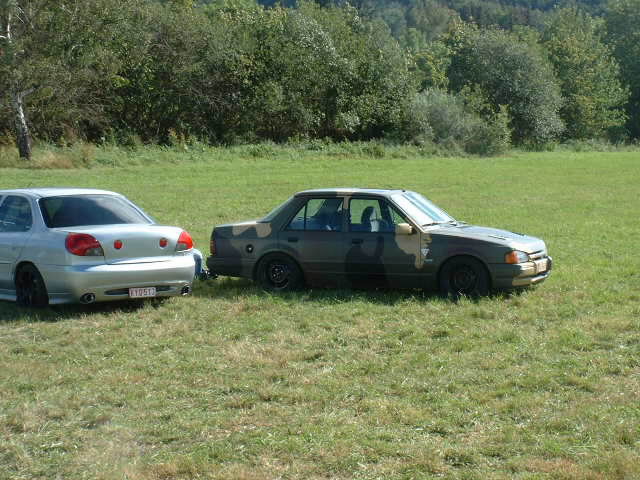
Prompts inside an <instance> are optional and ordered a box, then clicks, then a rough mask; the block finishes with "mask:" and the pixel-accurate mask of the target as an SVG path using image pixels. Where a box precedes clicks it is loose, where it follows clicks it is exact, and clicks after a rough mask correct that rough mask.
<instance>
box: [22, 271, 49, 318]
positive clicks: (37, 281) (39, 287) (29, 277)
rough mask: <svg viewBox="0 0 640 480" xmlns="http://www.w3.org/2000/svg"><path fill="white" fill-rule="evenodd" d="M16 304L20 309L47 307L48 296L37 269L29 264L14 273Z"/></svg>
mask: <svg viewBox="0 0 640 480" xmlns="http://www.w3.org/2000/svg"><path fill="white" fill-rule="evenodd" d="M15 285H16V302H17V304H18V305H20V306H21V307H36V308H44V307H46V306H48V305H49V294H48V293H47V286H46V285H45V284H44V279H43V278H42V275H40V272H39V271H38V269H37V268H36V267H35V266H33V265H31V264H30V263H29V264H26V265H23V266H21V267H20V268H19V269H18V271H17V272H16V277H15Z"/></svg>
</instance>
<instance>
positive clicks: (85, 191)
mask: <svg viewBox="0 0 640 480" xmlns="http://www.w3.org/2000/svg"><path fill="white" fill-rule="evenodd" d="M14 193H20V194H23V195H30V196H33V197H37V198H43V197H59V196H65V195H120V194H119V193H116V192H110V191H108V190H98V189H95V188H69V187H44V188H16V189H13V190H0V195H9V194H14Z"/></svg>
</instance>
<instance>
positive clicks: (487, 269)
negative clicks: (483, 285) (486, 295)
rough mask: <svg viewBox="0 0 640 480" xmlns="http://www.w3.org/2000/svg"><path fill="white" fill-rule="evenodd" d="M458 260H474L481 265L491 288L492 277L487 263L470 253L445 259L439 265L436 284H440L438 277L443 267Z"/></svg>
mask: <svg viewBox="0 0 640 480" xmlns="http://www.w3.org/2000/svg"><path fill="white" fill-rule="evenodd" d="M458 258H471V259H473V260H476V261H477V262H479V263H480V265H482V268H484V270H485V272H486V273H487V278H488V279H489V288H490V289H491V288H493V277H492V276H491V270H489V266H488V265H487V262H486V261H485V260H484V259H483V258H481V257H479V256H478V255H473V254H471V253H456V254H454V255H451V256H450V257H447V259H446V260H444V261H443V262H442V263H440V266H439V267H438V271H437V273H436V282H438V283H440V279H441V277H440V275H441V274H442V270H444V267H445V266H446V265H447V264H448V263H449V262H451V261H452V260H455V259H458Z"/></svg>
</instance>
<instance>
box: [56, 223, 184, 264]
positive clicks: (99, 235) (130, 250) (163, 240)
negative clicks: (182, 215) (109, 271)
mask: <svg viewBox="0 0 640 480" xmlns="http://www.w3.org/2000/svg"><path fill="white" fill-rule="evenodd" d="M64 230H66V231H69V232H76V233H86V234H89V235H92V236H93V237H94V238H95V239H96V240H98V241H99V242H100V245H102V250H103V251H104V258H105V262H106V263H107V264H120V263H122V264H125V263H149V262H162V261H166V260H168V259H169V258H170V257H173V256H174V255H175V254H176V244H177V242H178V238H179V237H180V233H182V229H180V228H178V227H167V226H163V225H140V224H131V225H105V226H93V227H69V228H65V229H64Z"/></svg>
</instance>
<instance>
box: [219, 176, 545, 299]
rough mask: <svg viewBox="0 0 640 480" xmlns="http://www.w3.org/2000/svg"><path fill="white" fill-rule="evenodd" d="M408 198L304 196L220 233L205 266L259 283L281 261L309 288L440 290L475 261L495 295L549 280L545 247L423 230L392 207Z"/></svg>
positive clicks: (346, 192)
mask: <svg viewBox="0 0 640 480" xmlns="http://www.w3.org/2000/svg"><path fill="white" fill-rule="evenodd" d="M405 193H409V194H413V192H405V191H403V190H375V189H356V188H348V189H347V188H341V189H322V190H306V191H303V192H299V193H297V194H295V195H294V196H293V197H291V198H290V199H288V200H287V201H286V202H285V203H284V204H283V205H282V206H281V207H279V209H277V210H275V212H276V213H275V214H272V215H269V216H267V217H265V218H264V219H262V220H254V221H247V222H241V223H234V224H227V225H220V226H217V227H215V228H214V229H213V232H212V241H213V242H214V243H215V255H212V256H210V257H209V258H208V259H207V265H208V267H209V269H210V270H211V272H212V273H216V274H218V275H227V276H237V277H245V278H252V279H255V278H256V268H257V267H258V266H259V265H260V260H261V259H263V258H265V256H267V255H270V254H279V255H286V256H288V257H290V258H291V259H292V260H293V261H295V262H296V264H297V265H298V266H299V267H300V269H301V270H302V272H303V276H304V281H305V283H306V284H307V285H312V286H339V287H340V286H346V287H360V286H363V287H370V286H373V287H393V288H434V287H436V286H438V282H439V273H440V271H441V269H442V267H443V265H444V264H445V263H446V262H447V261H449V260H450V259H452V258H456V257H473V258H475V259H477V260H479V261H480V262H481V263H482V265H484V267H485V268H486V270H487V271H488V273H489V276H490V282H491V286H492V287H493V288H511V287H515V286H526V285H530V284H534V283H539V282H541V281H543V280H545V279H546V278H547V277H548V275H549V272H550V269H551V259H550V257H548V255H547V250H546V245H545V244H544V242H543V241H542V240H540V239H537V238H535V237H530V236H527V235H522V234H517V233H513V232H508V231H505V230H498V229H493V228H487V227H477V226H473V225H468V224H464V223H457V222H456V223H455V224H454V223H452V224H447V225H442V224H438V225H420V224H419V222H418V221H417V220H416V219H415V218H413V217H412V216H411V215H409V214H408V213H407V212H406V211H404V210H403V209H402V208H401V206H400V205H398V204H397V203H396V202H395V201H394V196H395V198H398V197H397V195H399V194H405ZM414 195H415V194H414ZM335 199H339V200H340V201H337V202H336V201H335ZM376 206H377V207H378V211H379V212H381V213H380V216H381V218H377V216H376V215H378V213H376V211H375V207H376ZM400 224H407V225H409V227H410V228H407V226H406V225H404V226H400V227H398V225H400ZM403 230H404V232H403ZM409 232H410V233H409ZM513 250H518V251H522V252H525V253H527V254H529V256H530V257H531V258H530V261H527V262H524V263H520V264H507V263H506V262H505V255H506V254H507V253H509V252H511V251H513ZM534 259H538V260H540V259H543V261H542V263H544V264H546V265H548V266H547V268H546V270H544V271H537V267H536V263H534ZM544 259H548V260H544ZM542 263H541V261H539V262H538V266H540V265H541V264H542ZM258 268H259V267H258Z"/></svg>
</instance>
